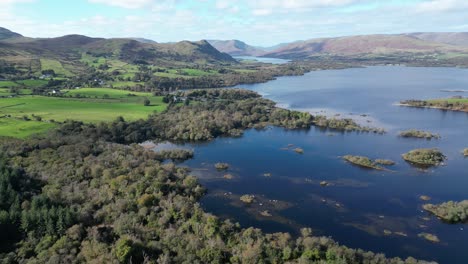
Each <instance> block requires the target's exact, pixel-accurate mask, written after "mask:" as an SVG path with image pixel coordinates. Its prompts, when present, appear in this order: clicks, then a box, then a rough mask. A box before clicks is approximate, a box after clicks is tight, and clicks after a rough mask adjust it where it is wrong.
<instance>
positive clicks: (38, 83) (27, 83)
mask: <svg viewBox="0 0 468 264" xmlns="http://www.w3.org/2000/svg"><path fill="white" fill-rule="evenodd" d="M48 82H49V81H48V80H21V81H17V83H18V84H20V85H21V84H23V85H24V86H26V87H40V86H43V85H46V84H47V83H48Z"/></svg>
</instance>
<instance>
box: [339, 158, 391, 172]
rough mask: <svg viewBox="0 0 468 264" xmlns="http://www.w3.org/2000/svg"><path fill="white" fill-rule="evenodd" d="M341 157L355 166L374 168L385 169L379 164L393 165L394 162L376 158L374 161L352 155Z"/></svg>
mask: <svg viewBox="0 0 468 264" xmlns="http://www.w3.org/2000/svg"><path fill="white" fill-rule="evenodd" d="M343 159H344V160H346V161H347V162H349V163H352V164H354V165H357V166H361V167H365V168H370V169H375V170H385V168H384V167H382V166H379V165H394V164H395V162H394V161H391V160H384V159H376V160H375V161H373V160H371V159H369V158H368V157H364V156H353V155H346V156H343Z"/></svg>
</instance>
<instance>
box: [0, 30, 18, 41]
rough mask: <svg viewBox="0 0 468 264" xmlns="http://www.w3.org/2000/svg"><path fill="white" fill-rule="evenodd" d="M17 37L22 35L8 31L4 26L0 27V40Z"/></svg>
mask: <svg viewBox="0 0 468 264" xmlns="http://www.w3.org/2000/svg"><path fill="white" fill-rule="evenodd" d="M17 37H22V35H21V34H18V33H16V32H13V31H10V30H8V29H6V28H2V27H0V40H3V39H9V38H17Z"/></svg>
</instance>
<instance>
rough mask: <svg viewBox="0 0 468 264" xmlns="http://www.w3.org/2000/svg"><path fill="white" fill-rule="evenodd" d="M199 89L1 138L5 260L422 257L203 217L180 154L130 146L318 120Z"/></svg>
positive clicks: (197, 189) (0, 255)
mask: <svg viewBox="0 0 468 264" xmlns="http://www.w3.org/2000/svg"><path fill="white" fill-rule="evenodd" d="M197 93H199V92H197V91H194V92H193V94H190V93H186V94H185V96H186V97H187V98H189V97H190V98H192V100H194V101H192V103H190V104H189V105H184V104H180V103H179V104H174V105H173V106H171V107H170V108H169V109H168V110H167V111H166V112H163V113H161V114H159V115H155V116H152V117H150V118H149V119H148V120H141V121H137V122H126V121H125V120H123V119H119V120H116V121H115V122H113V123H110V124H104V123H103V124H99V125H89V124H83V123H80V122H73V121H70V122H66V123H65V124H63V125H62V126H61V127H60V128H59V129H57V130H55V131H52V132H50V133H49V135H47V136H36V137H34V138H31V139H28V140H14V139H3V140H2V141H1V144H0V153H3V155H2V157H1V162H0V230H1V232H2V243H1V244H0V259H1V262H2V263H84V262H86V263H229V262H230V263H284V262H290V263H424V262H421V261H420V262H418V261H417V260H415V259H413V258H408V259H407V260H406V261H403V260H401V259H398V258H393V259H388V258H385V256H384V255H383V254H375V253H372V252H365V251H362V250H355V249H350V248H347V247H344V246H340V245H338V244H337V243H336V242H334V241H333V240H332V239H330V238H326V237H314V236H313V233H312V231H311V230H310V229H307V228H306V229H303V230H302V232H301V235H300V236H299V237H292V236H291V235H290V234H287V233H275V234H265V233H263V232H262V231H260V230H259V229H254V228H249V227H240V226H239V225H238V224H236V223H232V222H231V221H229V220H221V219H219V218H218V217H216V216H213V215H210V214H208V213H205V212H204V211H203V210H202V209H201V208H200V206H199V205H198V203H197V201H198V200H199V199H200V197H202V195H203V194H204V192H205V190H204V189H203V187H202V186H200V185H199V184H198V182H197V179H196V178H195V177H193V176H191V175H190V171H188V170H187V169H186V168H180V167H177V166H176V165H175V164H173V163H166V162H164V163H163V162H162V161H164V160H165V159H167V158H170V159H173V158H174V159H177V158H178V157H179V156H178V154H177V155H176V154H174V153H172V154H168V153H166V154H164V155H161V153H157V152H154V151H152V150H148V149H145V148H144V147H142V146H140V145H137V144H133V143H139V142H142V141H143V140H144V139H154V140H166V139H171V140H207V139H210V138H213V137H216V136H220V135H233V134H239V133H240V132H241V131H242V130H243V129H245V128H247V127H255V126H257V125H260V126H262V127H263V126H265V125H269V124H273V125H281V126H284V127H287V128H303V127H308V126H310V125H311V123H312V117H311V116H310V115H308V114H303V113H298V112H292V111H287V110H282V109H277V108H275V107H274V105H273V102H271V101H268V100H265V99H261V98H259V97H258V95H257V94H255V93H252V92H247V91H242V90H232V91H229V92H225V91H217V90H212V91H210V92H207V93H203V92H202V93H201V94H198V95H197ZM210 98H211V99H210ZM236 99H237V100H236ZM208 109H209V110H210V111H208ZM181 153H182V152H181ZM185 155H190V152H187V153H185V152H184V154H183V155H182V156H184V158H185Z"/></svg>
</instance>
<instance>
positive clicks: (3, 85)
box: [0, 81, 19, 88]
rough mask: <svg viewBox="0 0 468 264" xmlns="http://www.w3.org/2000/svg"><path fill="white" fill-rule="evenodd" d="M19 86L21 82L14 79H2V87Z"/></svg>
mask: <svg viewBox="0 0 468 264" xmlns="http://www.w3.org/2000/svg"><path fill="white" fill-rule="evenodd" d="M16 86H19V84H17V83H15V82H12V81H0V88H11V87H16Z"/></svg>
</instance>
